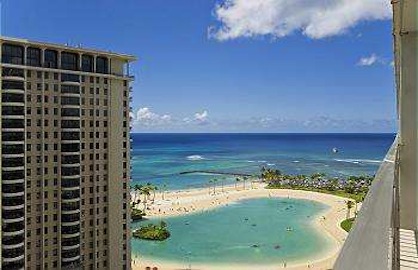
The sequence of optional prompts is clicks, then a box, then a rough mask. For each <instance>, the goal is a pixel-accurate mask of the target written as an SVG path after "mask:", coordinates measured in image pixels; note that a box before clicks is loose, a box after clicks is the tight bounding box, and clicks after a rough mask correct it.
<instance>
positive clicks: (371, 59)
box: [357, 54, 382, 66]
mask: <svg viewBox="0 0 418 270" xmlns="http://www.w3.org/2000/svg"><path fill="white" fill-rule="evenodd" d="M381 61H382V60H381V59H380V58H379V57H378V56H377V55H376V54H372V55H370V56H368V57H362V58H360V60H359V61H358V62H357V65H359V66H372V65H374V64H377V63H378V62H381Z"/></svg>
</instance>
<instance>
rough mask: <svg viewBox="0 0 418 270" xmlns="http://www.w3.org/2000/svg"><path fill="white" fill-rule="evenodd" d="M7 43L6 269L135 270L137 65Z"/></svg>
mask: <svg viewBox="0 0 418 270" xmlns="http://www.w3.org/2000/svg"><path fill="white" fill-rule="evenodd" d="M0 42H1V46H0V47H1V61H0V62H1V70H2V76H1V191H0V192H1V197H0V205H1V220H0V223H1V237H0V245H1V251H0V252H1V269H5V270H6V269H7V270H13V269H28V270H38V269H115V270H116V269H117V270H119V269H121V270H123V269H130V231H129V226H130V207H129V197H130V195H129V181H130V162H129V160H130V137H129V131H130V126H129V112H130V107H129V102H130V92H131V91H130V90H131V88H130V82H131V81H132V76H130V75H129V62H131V61H134V60H135V57H133V56H130V55H125V54H117V53H112V52H107V51H97V50H90V49H84V48H81V47H69V46H66V45H56V44H49V43H43V42H32V41H28V40H24V39H14V38H6V37H1V38H0Z"/></svg>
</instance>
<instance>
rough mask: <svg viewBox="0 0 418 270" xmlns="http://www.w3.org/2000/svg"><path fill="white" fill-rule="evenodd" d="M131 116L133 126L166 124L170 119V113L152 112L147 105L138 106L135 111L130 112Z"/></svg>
mask: <svg viewBox="0 0 418 270" xmlns="http://www.w3.org/2000/svg"><path fill="white" fill-rule="evenodd" d="M131 117H132V124H133V126H136V125H143V126H159V125H165V124H168V123H170V122H171V120H172V117H171V116H170V115H168V114H164V115H159V114H157V113H154V112H152V111H151V109H150V108H148V107H143V108H139V109H138V110H137V111H136V113H131Z"/></svg>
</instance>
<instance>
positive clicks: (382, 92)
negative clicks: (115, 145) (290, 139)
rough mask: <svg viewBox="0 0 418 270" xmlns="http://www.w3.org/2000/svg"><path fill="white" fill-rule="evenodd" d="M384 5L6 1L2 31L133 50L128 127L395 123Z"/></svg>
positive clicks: (251, 128) (382, 1) (376, 1)
mask: <svg viewBox="0 0 418 270" xmlns="http://www.w3.org/2000/svg"><path fill="white" fill-rule="evenodd" d="M122 2H123V5H121V3H122ZM388 2H389V1H386V0H332V1H327V0H318V1H314V2H312V1H310V0H294V1H290V2H289V1H286V0H253V1H246V0H227V1H221V0H219V1H215V0H178V1H167V0H152V1H145V0H125V1H116V0H101V1H99V0H90V1H85V0H84V1H82V0H72V1H65V0H55V1H47V0H37V1H33V0H3V1H2V7H3V8H2V18H1V30H2V34H3V35H6V36H12V37H22V38H29V39H33V40H39V41H50V42H57V43H67V42H68V43H69V44H72V45H77V44H82V46H84V47H93V48H99V49H106V50H112V51H117V52H123V53H129V54H134V55H136V56H138V58H139V61H138V62H136V63H134V64H133V67H132V68H133V71H134V74H135V76H136V81H135V83H134V85H133V87H134V97H133V103H132V106H133V108H134V109H135V111H134V112H133V117H134V121H133V125H134V131H136V132H394V131H395V130H396V127H395V118H396V112H395V94H394V85H393V67H392V35H391V21H390V15H391V14H390V9H389V3H388Z"/></svg>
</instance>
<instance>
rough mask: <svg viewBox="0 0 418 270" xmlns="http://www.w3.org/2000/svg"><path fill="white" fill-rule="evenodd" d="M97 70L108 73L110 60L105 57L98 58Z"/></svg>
mask: <svg viewBox="0 0 418 270" xmlns="http://www.w3.org/2000/svg"><path fill="white" fill-rule="evenodd" d="M96 72H97V73H108V60H107V58H105V57H97V58H96Z"/></svg>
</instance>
